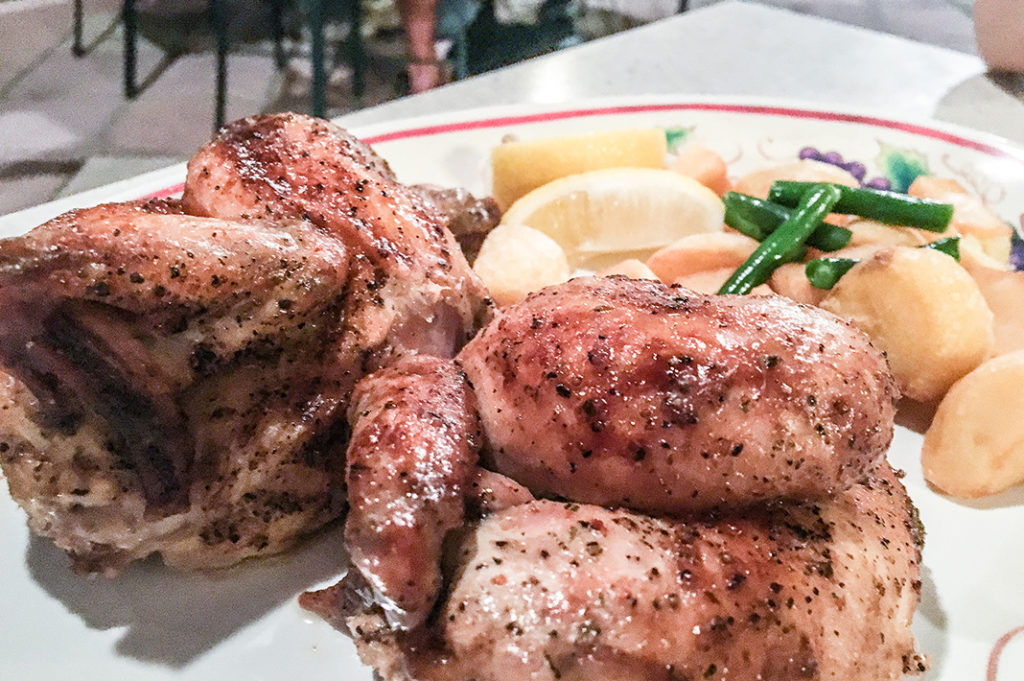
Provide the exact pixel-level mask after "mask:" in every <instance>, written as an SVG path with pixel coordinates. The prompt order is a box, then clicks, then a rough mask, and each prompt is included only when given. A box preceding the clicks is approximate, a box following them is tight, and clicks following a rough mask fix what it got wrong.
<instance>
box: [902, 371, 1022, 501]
mask: <svg viewBox="0 0 1024 681" xmlns="http://www.w3.org/2000/svg"><path fill="white" fill-rule="evenodd" d="M1022 384H1024V351H1017V352H1013V353H1010V354H1008V355H1001V356H999V357H996V358H994V359H990V360H988V361H987V362H985V363H984V364H982V365H981V366H979V367H978V368H977V369H975V370H974V371H972V372H971V373H969V374H967V375H966V376H964V377H963V378H962V379H960V380H959V381H958V382H957V383H956V384H955V385H954V386H953V387H952V388H950V390H949V392H948V393H947V394H946V397H945V398H944V399H943V400H942V402H941V403H940V404H939V408H938V410H937V411H936V412H935V418H934V420H933V421H932V425H931V427H930V428H929V429H928V432H927V433H925V437H924V448H923V450H922V452H921V464H922V467H923V468H924V476H925V478H926V479H927V480H928V482H930V483H931V484H933V485H935V486H936V487H938V488H939V489H940V490H942V491H943V492H946V493H947V494H952V495H953V496H958V497H980V496H985V495H989V494H997V493H999V492H1002V491H1004V490H1006V489H1009V488H1010V487H1013V486H1014V485H1018V484H1020V483H1022V482H1024V422H1022V421H1021V419H1020V415H1021V414H1022V413H1024V390H1021V385H1022Z"/></svg>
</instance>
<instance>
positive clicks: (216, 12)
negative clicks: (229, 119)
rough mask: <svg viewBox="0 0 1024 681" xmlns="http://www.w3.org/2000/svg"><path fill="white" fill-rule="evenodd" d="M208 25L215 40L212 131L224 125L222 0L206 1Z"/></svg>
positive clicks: (224, 14) (225, 69)
mask: <svg viewBox="0 0 1024 681" xmlns="http://www.w3.org/2000/svg"><path fill="white" fill-rule="evenodd" d="M207 9H208V11H209V18H210V23H211V25H212V26H213V34H214V36H215V37H216V40H217V82H216V101H215V103H214V114H213V117H214V124H213V129H214V131H216V130H219V129H220V127H221V126H222V125H224V116H225V109H226V107H227V94H228V93H227V90H228V16H227V8H226V7H225V6H224V0H208V4H207Z"/></svg>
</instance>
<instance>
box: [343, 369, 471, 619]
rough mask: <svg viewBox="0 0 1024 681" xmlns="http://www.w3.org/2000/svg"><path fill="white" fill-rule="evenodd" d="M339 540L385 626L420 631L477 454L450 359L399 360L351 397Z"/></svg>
mask: <svg viewBox="0 0 1024 681" xmlns="http://www.w3.org/2000/svg"><path fill="white" fill-rule="evenodd" d="M350 421H351V423H352V440H351V443H350V445H349V449H348V475H347V482H348V493H349V500H350V501H349V513H348V517H347V519H346V522H345V540H346V542H347V545H348V550H349V553H350V555H351V557H352V565H353V566H354V567H355V568H356V569H357V570H359V572H360V573H362V577H363V579H364V580H365V581H366V582H367V584H368V585H370V586H372V588H373V589H374V591H375V594H374V598H375V600H376V601H377V603H379V604H380V605H381V607H383V608H384V610H385V612H386V613H387V615H388V619H389V621H390V622H391V623H392V625H394V626H396V627H399V628H404V629H410V628H413V627H415V626H418V625H419V624H421V623H422V622H423V621H424V620H425V619H426V617H427V615H428V614H429V612H430V609H431V608H432V607H433V605H434V602H435V600H436V599H437V594H438V591H439V590H440V588H441V565H440V563H441V546H442V542H443V541H444V538H445V536H446V535H447V534H448V532H449V531H450V530H452V529H454V528H457V527H461V526H462V523H463V515H464V513H465V508H464V502H463V497H464V496H465V495H466V494H467V493H468V492H469V491H470V487H471V485H472V483H473V480H474V477H475V476H474V471H475V469H476V462H477V456H478V450H479V446H480V433H479V430H480V429H479V424H478V421H477V417H476V411H475V409H474V405H473V404H472V394H471V393H470V391H469V386H468V385H467V384H466V380H465V377H464V376H463V375H462V373H461V372H460V371H458V370H457V369H456V367H455V365H454V364H453V363H452V362H451V361H448V360H442V359H438V358H435V357H427V356H424V355H413V356H409V357H405V358H403V359H400V360H399V361H397V362H396V363H394V364H392V365H391V366H389V367H388V368H386V369H382V370H380V371H378V372H376V373H374V374H372V375H371V376H368V377H366V378H365V379H363V380H362V381H361V382H360V383H359V385H358V387H357V388H356V391H355V393H354V394H353V396H352V407H351V417H350Z"/></svg>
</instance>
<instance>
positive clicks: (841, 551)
mask: <svg viewBox="0 0 1024 681" xmlns="http://www.w3.org/2000/svg"><path fill="white" fill-rule="evenodd" d="M456 362H457V363H458V364H459V365H460V366H461V367H462V368H463V369H464V370H465V372H466V375H467V378H468V380H469V382H470V384H471V385H472V387H473V393H474V395H475V401H476V404H477V408H478V413H479V417H480V424H481V426H482V429H483V433H484V443H483V454H484V456H483V458H484V464H485V465H487V466H489V467H492V468H494V469H495V470H497V471H499V472H500V473H503V474H505V475H507V476H509V478H511V480H508V482H507V483H505V482H502V481H503V480H506V479H505V478H503V477H502V476H501V475H500V474H499V473H486V474H485V475H487V476H489V478H488V483H487V484H486V487H488V489H491V488H494V489H507V490H511V491H510V492H508V493H501V494H499V496H500V497H502V499H503V501H501V502H499V503H496V504H494V505H493V506H488V505H487V504H486V503H480V501H479V496H480V494H479V492H478V491H477V490H469V489H467V487H466V483H465V479H466V478H465V473H464V471H465V467H466V466H467V465H468V463H469V459H467V458H466V456H465V454H466V452H465V450H462V451H459V452H453V449H452V448H451V447H450V446H448V445H447V444H446V443H449V442H451V441H452V440H453V431H452V430H450V429H448V428H446V429H445V430H444V433H443V437H442V438H440V440H439V446H438V447H437V448H434V447H432V444H431V440H430V439H429V435H428V439H427V440H426V441H425V442H421V446H422V447H423V450H422V453H421V455H420V456H418V457H410V456H409V455H408V454H407V445H406V444H405V443H401V442H400V444H399V445H398V446H396V445H395V444H393V443H391V441H392V440H394V439H395V438H396V437H398V436H400V435H401V434H404V433H406V432H422V430H421V428H420V427H419V425H418V420H419V418H420V416H419V415H421V414H423V413H427V414H431V413H438V412H439V410H440V409H441V408H442V407H443V406H444V405H451V404H456V405H457V406H458V409H457V411H456V413H457V414H458V415H459V416H458V418H457V419H451V418H449V419H447V423H455V422H457V421H463V422H472V421H471V419H470V417H469V416H468V415H466V414H465V412H464V411H463V410H462V406H463V405H471V404H472V403H473V401H472V400H470V399H467V398H459V399H458V400H456V401H454V402H453V401H452V400H451V399H450V398H445V399H443V400H442V399H439V396H440V395H441V392H440V391H439V390H438V388H439V387H440V386H447V390H448V391H449V392H456V389H455V388H454V387H453V386H451V384H450V381H451V377H452V372H453V371H454V369H452V370H450V371H449V373H448V374H447V375H446V378H445V379H444V380H440V381H439V380H438V370H437V369H436V368H432V369H431V372H430V373H429V374H427V373H424V374H423V377H422V379H421V380H423V381H424V384H423V387H421V389H420V390H419V391H410V390H408V389H406V390H404V391H403V392H402V393H401V394H402V396H403V397H407V398H409V401H406V402H405V403H404V404H403V405H402V406H401V407H396V408H394V409H393V410H392V411H391V413H390V418H389V421H388V422H387V423H382V422H381V421H380V420H379V418H378V417H377V416H375V415H374V412H369V413H368V414H367V415H366V416H363V415H362V414H353V416H354V419H353V424H354V426H353V427H354V428H356V429H359V428H360V427H361V418H368V419H370V423H371V425H372V427H373V429H374V430H373V432H374V442H375V443H376V444H378V445H379V446H378V448H377V450H376V451H375V452H373V454H372V455H367V454H366V451H367V448H360V449H361V451H360V466H364V465H366V466H372V465H373V464H372V463H371V462H372V459H373V457H374V456H375V457H376V458H377V459H378V463H377V464H376V465H377V466H379V467H383V468H385V469H387V470H391V471H392V473H394V471H395V470H397V469H395V468H394V467H395V466H396V465H398V466H401V470H402V471H403V472H407V474H408V479H409V480H411V481H413V482H412V483H411V484H413V485H415V483H416V481H419V480H426V479H429V481H430V484H429V486H427V487H426V489H428V490H429V494H424V493H423V492H421V491H419V490H418V489H417V488H416V487H413V488H412V489H415V490H416V491H415V492H413V493H412V497H411V498H412V500H413V501H416V502H417V503H420V502H419V500H421V499H424V498H430V499H434V498H444V499H445V500H446V501H445V503H446V509H454V508H456V507H457V503H456V502H455V501H454V499H455V495H457V494H458V491H459V490H465V491H466V492H467V493H468V494H469V499H470V500H471V503H469V504H468V506H469V507H471V508H476V509H479V511H478V512H480V513H482V514H483V519H482V520H480V521H479V523H475V524H473V523H470V524H468V525H466V527H465V528H464V529H463V530H462V531H461V532H459V531H453V532H451V533H450V534H449V541H450V542H453V544H454V546H455V548H451V549H450V550H449V551H448V552H447V553H446V554H445V555H444V556H441V557H440V558H439V557H438V556H437V553H436V552H435V551H434V547H436V546H439V545H441V541H440V539H439V538H438V537H437V535H436V532H437V530H438V528H439V527H440V526H439V525H438V523H436V521H435V516H434V515H433V514H422V515H420V516H419V517H418V518H414V520H413V522H412V523H411V524H410V523H404V524H403V526H402V527H401V528H400V532H399V533H398V534H396V535H395V536H394V537H393V541H394V539H395V538H397V537H400V538H401V541H394V544H395V545H399V546H403V547H410V546H415V545H416V543H415V541H414V540H418V539H420V538H421V537H423V536H429V537H431V539H432V542H431V543H430V544H429V547H430V550H429V551H424V552H422V553H420V555H418V556H410V555H406V556H405V557H404V558H403V561H404V562H405V563H406V564H408V563H410V562H411V564H413V565H418V564H419V563H420V561H423V560H431V561H434V564H435V565H437V564H440V565H441V566H443V567H444V569H445V570H446V572H447V575H448V577H447V582H446V584H447V587H446V588H445V589H439V588H437V586H436V584H437V581H436V580H435V579H433V577H432V578H431V579H430V580H429V581H428V580H418V581H415V582H414V581H412V580H410V581H408V582H407V583H406V585H407V586H408V587H409V588H422V589H423V591H422V592H421V594H420V596H421V598H419V599H416V598H415V596H414V594H411V593H409V592H405V593H404V594H403V596H404V598H405V599H406V600H407V601H410V602H415V603H417V605H418V606H425V604H427V603H430V604H433V605H434V610H433V612H432V613H431V615H430V617H429V618H428V619H426V620H425V621H422V623H421V624H420V625H419V626H409V624H410V623H411V622H412V620H406V621H404V622H399V621H396V618H394V617H393V616H392V614H391V613H390V612H389V611H388V607H392V606H393V601H392V600H390V599H387V598H383V599H382V594H381V593H380V590H379V588H375V585H376V584H378V583H380V581H381V579H382V577H383V576H388V575H390V574H393V573H394V568H393V567H392V568H388V569H385V568H382V566H381V565H380V564H376V565H367V564H366V563H365V562H362V563H360V562H356V563H355V568H356V569H355V570H353V571H352V572H351V573H350V574H349V575H348V576H347V577H346V579H345V580H344V581H343V582H342V583H340V584H339V585H338V586H336V587H334V588H332V589H329V590H327V591H324V592H320V593H318V594H315V595H310V596H307V598H306V601H305V602H306V605H307V606H308V607H310V608H311V609H313V610H315V611H317V612H320V613H322V614H324V615H325V616H326V617H328V619H330V620H331V621H333V622H335V623H340V624H341V625H342V626H343V627H344V628H345V629H346V630H347V631H349V632H350V633H351V634H352V635H353V637H354V638H355V640H356V643H357V646H358V648H359V650H360V654H361V655H362V657H363V659H364V660H365V661H367V662H368V663H370V664H372V665H373V666H374V668H375V669H377V671H378V672H379V673H380V674H381V675H382V676H383V678H384V679H386V680H387V681H410V680H415V681H465V680H468V679H473V680H474V681H492V680H493V681H499V680H501V681H517V680H519V679H530V680H541V679H551V680H554V679H580V680H581V681H582V680H584V679H586V680H587V681H605V680H621V681H626V680H632V679H644V680H645V681H646V680H653V681H658V680H662V679H664V680H665V681H679V680H696V679H704V678H709V679H721V680H732V681H748V680H754V679H760V680H761V681H773V680H774V681H792V680H795V679H837V680H839V679H842V680H843V681H877V680H878V679H896V678H899V677H900V676H901V675H902V674H903V673H904V672H908V671H914V672H916V671H920V670H921V669H923V661H922V660H921V658H920V657H919V656H918V655H917V654H916V652H915V650H914V642H913V637H912V635H911V634H910V629H909V625H910V621H911V619H912V616H913V611H914V608H915V607H916V604H917V601H918V598H919V590H920V582H919V560H920V533H919V528H918V525H917V520H916V516H915V513H914V510H913V507H912V505H911V504H910V502H909V500H908V498H907V496H906V491H905V490H904V489H903V486H902V485H901V484H900V483H899V482H898V481H897V480H896V478H895V476H894V474H893V472H892V470H891V469H890V468H889V466H888V464H887V463H885V461H884V455H885V450H886V448H887V446H888V444H889V439H890V438H891V435H892V429H893V400H894V399H895V398H896V391H895V388H894V387H893V383H892V379H891V377H890V375H889V373H888V371H887V370H886V367H885V361H884V358H883V356H882V355H881V354H880V353H879V352H878V351H877V350H875V349H874V348H873V347H871V346H870V344H869V343H868V341H867V339H866V338H865V337H864V336H863V334H861V333H860V332H859V331H857V330H856V329H854V328H852V327H851V326H849V325H848V324H845V323H843V322H841V321H840V320H839V319H837V318H835V317H832V316H831V315H828V314H826V313H823V312H821V311H819V310H816V309H813V308H807V307H802V306H797V305H795V304H792V303H789V302H786V301H784V300H782V299H780V298H774V297H773V298H756V297H742V298H741V297H716V296H703V295H699V294H695V293H693V292H690V291H686V290H684V289H678V288H669V287H666V286H663V285H660V284H654V283H651V282H640V281H635V280H627V279H624V278H611V279H579V280H574V281H571V282H569V283H567V284H563V285H560V286H556V287H552V288H550V289H546V290H544V291H542V292H540V293H538V294H535V295H533V296H531V297H530V298H528V299H527V300H526V301H525V302H523V303H521V304H519V305H516V306H513V307H512V308H509V309H506V310H504V311H502V312H501V313H500V314H499V315H498V317H497V318H496V319H495V320H494V321H492V322H491V324H490V325H489V326H488V327H486V328H485V329H484V330H482V331H481V333H480V334H479V335H478V336H477V337H476V338H474V340H472V341H471V342H470V343H469V344H467V346H466V347H465V348H464V349H463V350H462V352H461V353H460V354H459V355H458V356H457V358H456ZM432 366H433V365H432ZM369 380H371V381H373V380H374V379H373V378H371V379H369ZM429 386H434V388H433V389H429V390H428V387H429ZM377 387H378V386H377V385H376V384H375V385H374V390H376V389H377ZM387 394H388V392H387V391H384V392H381V393H380V395H379V396H378V397H377V400H376V401H377V403H378V404H379V403H380V402H381V401H383V400H385V397H386V395H387ZM381 427H384V428H392V429H394V431H395V432H394V433H392V434H391V435H388V434H387V433H386V432H382V431H381V430H380V428H381ZM468 432H470V431H467V433H468ZM472 432H473V435H474V436H475V430H474V431H472ZM640 451H642V452H644V453H643V455H638V452H640ZM453 453H454V458H451V459H450V460H449V457H451V456H452V454H453ZM350 456H351V452H350ZM413 461H415V464H416V465H411V464H412V462H413ZM406 462H408V463H406ZM361 474H362V473H361ZM427 476H429V477H427ZM394 479H395V478H394V475H392V476H391V480H392V481H393V482H394ZM513 481H515V482H513ZM516 482H518V483H523V484H525V485H526V487H528V488H530V489H532V491H533V492H535V493H537V494H541V495H555V496H557V497H560V498H563V499H569V501H567V502H566V501H559V502H554V501H537V500H535V499H533V498H532V497H531V496H530V495H528V494H525V493H523V492H519V491H516V490H517V486H516ZM407 484H410V483H407V482H406V481H405V479H404V478H403V482H402V484H391V485H384V484H380V485H378V486H377V487H376V488H375V490H374V492H375V497H374V499H373V501H374V503H380V501H381V498H382V497H383V498H388V497H390V498H391V502H389V503H390V504H396V503H409V502H410V495H409V490H408V489H407V488H406V487H405V485H407ZM520 489H521V488H520ZM441 490H448V493H447V494H445V493H443V492H442V491H441ZM350 493H352V494H355V491H354V490H350ZM580 502H590V503H591V504H592V503H597V504H602V505H603V506H604V507H601V506H595V505H590V504H588V503H580ZM353 503H356V502H355V501H354V500H353ZM623 507H627V508H623ZM630 508H631V509H635V510H628V509H630ZM637 511H654V512H656V513H658V514H659V515H656V516H645V515H642V514H641V513H638V512H637ZM666 514H668V515H666ZM447 517H449V518H450V517H451V516H447ZM469 517H470V516H468V515H467V518H469ZM360 522H361V521H360V520H359V519H358V518H356V517H354V516H350V518H349V523H348V526H347V529H348V532H349V536H352V535H353V533H354V532H355V531H356V526H357V524H358V523H360ZM446 526H447V527H454V526H455V525H454V524H450V523H449V524H447V525H446ZM392 529H394V528H392ZM459 537H461V538H460V539H459ZM420 612H425V610H421V611H420Z"/></svg>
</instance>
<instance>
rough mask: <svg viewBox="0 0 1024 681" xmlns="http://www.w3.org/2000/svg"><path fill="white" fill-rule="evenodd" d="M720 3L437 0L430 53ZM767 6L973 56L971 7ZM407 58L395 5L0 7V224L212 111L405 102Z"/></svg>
mask: <svg viewBox="0 0 1024 681" xmlns="http://www.w3.org/2000/svg"><path fill="white" fill-rule="evenodd" d="M716 1H717V0H690V1H689V2H688V3H680V2H679V0H518V1H516V0H472V1H471V2H468V3H460V2H458V0H453V1H449V0H442V3H441V5H442V9H441V10H439V13H440V15H441V16H438V24H437V29H438V30H437V35H436V36H435V37H436V39H437V40H436V54H437V56H438V57H439V58H441V61H442V65H443V78H444V79H451V78H458V77H466V76H470V75H473V74H476V73H482V72H485V71H488V70H491V69H496V68H500V67H502V66H504V65H507V64H510V63H514V62H516V61H519V60H522V59H527V58H530V57H532V56H536V55H538V54H543V53H545V52H550V51H552V50H557V49H565V48H571V47H572V46H574V45H578V44H580V43H582V42H586V41H589V40H594V39H598V38H600V37H602V36H605V35H608V34H611V33H615V32H617V31H621V30H627V29H629V28H631V27H634V26H637V25H639V24H643V23H647V22H650V21H657V20H659V19H662V18H665V17H667V16H671V15H673V14H675V13H677V12H679V11H695V10H698V9H700V8H702V7H706V6H708V5H711V4H714V3H715V2H716ZM766 4H771V5H775V6H779V7H782V8H785V9H790V10H793V11H796V12H801V13H808V14H815V15H818V16H822V17H825V18H829V19H834V20H837V21H842V22H844V23H849V24H853V25H857V26H862V27H865V28H869V29H874V30H879V31H885V32H888V33H893V34H896V35H901V36H904V37H908V38H912V39H915V40H920V41H923V42H928V43H932V44H935V45H939V46H942V47H946V48H949V49H953V50H958V51H962V52H967V53H974V52H975V50H976V48H975V42H974V32H973V22H972V18H971V7H970V2H969V0H769V1H768V2H766ZM354 7H358V14H355V13H354V11H353V8H354ZM126 8H129V10H131V9H132V8H133V9H134V11H133V12H132V11H130V12H129V14H126V13H125V9H126ZM766 30H770V27H766ZM126 33H127V36H128V37H129V38H130V37H132V36H134V39H133V40H128V41H126V40H125V38H126ZM318 47H319V48H320V51H319V52H318ZM408 54H409V51H408V49H407V44H406V32H405V30H404V27H403V23H402V22H401V20H400V16H399V11H398V8H397V7H396V3H395V1H394V0H361V1H358V0H333V1H332V2H326V1H324V0H298V1H295V0H289V1H285V0H257V1H252V0H248V1H246V0H218V1H208V0H140V1H137V2H120V1H118V0H78V1H75V0H0V215H2V214H6V213H10V212H14V211H16V210H19V209H21V208H25V207H28V206H31V205H35V204H38V203H42V202H45V201H48V200H51V199H54V198H58V197H61V196H67V195H70V194H73V193H77V192H79V191H83V190H86V189H90V188H93V187H96V186H100V185H103V184H106V183H109V182H112V181H116V180H119V179H124V178H127V177H131V176H133V175H137V174H139V173H142V172H145V171H148V170H153V169H157V168H161V167H164V166H167V165H170V164H172V163H174V162H178V161H182V160H185V159H187V158H188V157H189V156H190V155H191V154H192V153H193V152H194V151H195V149H196V148H197V147H198V146H199V145H200V144H202V142H203V141H205V140H206V139H207V138H208V137H209V136H210V134H211V133H212V131H213V129H214V126H215V123H216V121H217V119H218V118H223V119H224V120H231V119H233V118H238V117H242V116H246V115H250V114H254V113H259V112H273V111H283V110H295V111H303V112H317V113H323V114H326V115H328V116H337V115H341V114H344V113H346V112H350V111H353V110H356V109H360V108H364V107H370V106H373V105H376V104H380V103H383V102H386V101H389V100H391V99H395V98H397V97H402V96H406V95H408V94H409V87H410V86H409V78H408V73H407V72H408V71H409V68H408V67H409V64H410V60H409V58H408V56H407V55H408ZM218 55H220V60H219V59H218ZM132 65H134V66H132ZM318 67H322V68H318ZM132 70H134V76H133V77H131V76H130V74H131V72H132ZM218 73H220V74H222V76H223V80H221V81H219V85H218ZM126 80H128V81H129V82H126ZM218 91H220V93H221V94H220V96H219V95H218ZM481 104H486V102H481Z"/></svg>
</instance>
